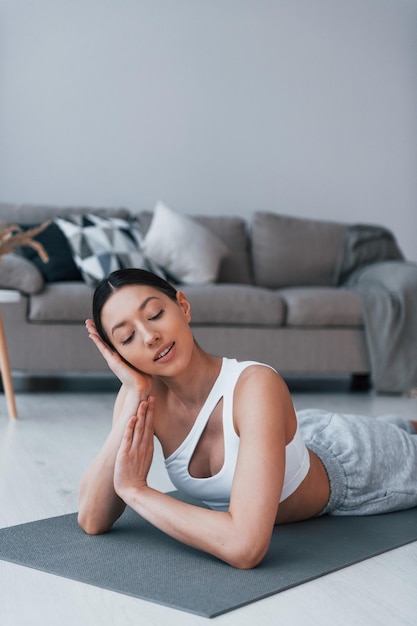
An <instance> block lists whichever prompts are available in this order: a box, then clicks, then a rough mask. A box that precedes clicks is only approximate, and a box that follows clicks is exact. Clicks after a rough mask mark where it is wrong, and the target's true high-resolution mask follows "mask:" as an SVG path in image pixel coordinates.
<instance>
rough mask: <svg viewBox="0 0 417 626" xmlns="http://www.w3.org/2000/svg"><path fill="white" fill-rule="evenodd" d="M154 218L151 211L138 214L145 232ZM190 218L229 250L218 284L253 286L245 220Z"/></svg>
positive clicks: (238, 218)
mask: <svg viewBox="0 0 417 626" xmlns="http://www.w3.org/2000/svg"><path fill="white" fill-rule="evenodd" d="M152 216H153V214H152V213H151V212H149V211H142V212H141V213H138V214H137V218H138V220H139V221H140V223H141V225H142V228H143V229H144V231H145V232H146V231H147V230H148V228H149V226H150V223H151V221H152ZM189 217H192V219H193V220H195V221H196V222H198V223H199V224H201V225H202V226H204V227H205V228H207V229H208V230H210V231H211V232H212V233H213V234H214V235H216V236H217V237H218V238H219V239H221V241H223V243H224V244H226V247H227V249H228V250H229V254H228V255H227V256H226V257H225V258H224V259H222V261H221V263H220V269H219V276H218V279H217V282H219V283H237V284H245V285H247V284H253V277H252V269H251V260H250V251H249V237H248V232H247V225H246V222H245V220H243V219H242V218H240V217H233V216H221V217H216V216H200V215H193V216H189Z"/></svg>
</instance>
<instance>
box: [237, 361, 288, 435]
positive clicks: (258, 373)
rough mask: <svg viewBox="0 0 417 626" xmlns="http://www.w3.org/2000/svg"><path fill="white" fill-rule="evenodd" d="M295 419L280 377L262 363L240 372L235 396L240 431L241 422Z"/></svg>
mask: <svg viewBox="0 0 417 626" xmlns="http://www.w3.org/2000/svg"><path fill="white" fill-rule="evenodd" d="M260 419H262V421H263V422H268V421H277V419H279V421H282V422H283V423H287V422H288V421H291V422H292V421H293V420H295V414H294V407H293V403H292V399H291V396H290V393H289V391H288V387H287V385H286V383H285V381H284V380H283V378H282V376H280V374H278V372H276V371H275V370H273V369H272V368H270V367H267V366H265V365H261V364H254V365H249V366H248V367H247V368H246V369H244V370H243V372H242V373H241V375H240V376H239V380H238V382H237V384H236V388H235V394H234V420H235V425H236V428H237V429H239V428H240V426H241V425H242V423H243V421H247V420H255V421H256V422H257V423H258V424H259V421H260Z"/></svg>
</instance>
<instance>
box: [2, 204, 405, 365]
mask: <svg viewBox="0 0 417 626" xmlns="http://www.w3.org/2000/svg"><path fill="white" fill-rule="evenodd" d="M76 211H77V212H82V211H86V212H96V213H100V212H101V214H103V215H113V216H114V215H119V216H126V215H128V214H130V215H131V213H130V212H128V211H126V210H124V209H120V210H111V209H101V210H98V209H93V208H84V209H83V208H80V207H77V208H62V207H50V206H29V205H24V206H17V205H11V204H0V220H1V221H4V222H6V223H18V224H34V223H39V222H42V221H43V220H45V219H53V218H54V217H55V216H57V215H61V216H62V215H68V214H71V213H74V212H76ZM137 217H138V219H139V220H140V222H141V224H142V226H143V228H144V230H146V229H147V228H148V226H149V223H150V221H151V218H152V214H150V213H146V212H145V213H140V214H139V215H137ZM195 219H196V220H197V221H198V222H199V223H200V224H202V225H203V226H204V227H206V228H207V229H209V230H211V231H212V232H213V233H214V234H215V235H216V236H217V237H218V238H220V239H221V240H222V241H223V242H224V243H225V244H226V246H227V248H228V251H229V254H228V255H227V256H226V257H225V258H224V259H223V261H222V264H221V267H220V272H219V276H218V280H217V282H216V283H215V284H208V285H187V286H184V287H183V290H184V292H185V293H186V295H187V297H188V298H189V300H190V302H191V306H192V327H193V331H194V333H195V337H196V339H197V341H198V342H199V343H200V344H201V345H202V346H203V347H204V348H205V349H206V350H208V351H209V352H212V353H214V354H217V355H225V356H230V357H237V358H238V359H252V360H259V361H263V362H266V363H269V364H271V365H272V366H274V367H275V368H276V369H277V370H279V371H280V372H281V373H282V374H283V375H284V376H285V375H301V376H303V375H334V374H337V375H339V374H340V375H342V374H343V375H345V374H349V375H364V376H366V375H367V374H369V373H372V372H371V364H370V356H369V347H368V345H367V340H366V330H365V326H364V315H363V306H362V300H361V296H360V294H359V293H358V292H357V291H356V290H355V289H352V288H351V287H349V286H343V285H340V284H338V283H340V280H339V279H340V275H341V265H340V263H341V255H342V252H343V250H344V251H345V252H346V243H345V242H346V232H347V225H346V224H339V223H335V222H324V221H315V220H306V219H297V218H292V217H287V216H283V215H278V214H273V213H256V214H255V215H254V218H253V220H252V223H251V224H250V225H249V224H248V223H247V222H245V220H243V219H241V218H239V217H209V216H204V217H203V216H202V217H197V218H195ZM388 256H389V255H388ZM394 256H395V255H394ZM0 288H17V289H19V290H20V291H21V293H22V295H21V300H20V302H19V303H16V304H7V305H3V306H2V310H3V318H4V323H5V328H6V334H7V341H8V348H9V358H10V363H11V368H12V370H15V371H23V372H25V373H26V374H28V375H38V374H51V373H53V374H57V373H58V374H59V373H62V372H71V373H80V372H94V373H96V372H97V373H98V372H103V371H107V366H106V364H105V363H104V361H103V359H102V358H101V356H100V355H99V354H98V353H97V351H96V349H95V347H94V345H93V344H92V342H91V341H89V340H88V338H87V334H86V331H85V329H84V320H85V319H86V318H87V317H90V316H91V299H92V289H91V287H89V286H87V285H86V284H85V283H84V282H83V281H82V280H60V281H53V282H47V281H45V280H44V279H43V277H42V275H41V273H40V272H39V269H38V267H36V266H35V265H34V264H33V262H32V261H28V260H27V259H26V258H22V257H21V256H19V255H17V254H10V255H7V256H4V257H3V260H2V263H1V265H0Z"/></svg>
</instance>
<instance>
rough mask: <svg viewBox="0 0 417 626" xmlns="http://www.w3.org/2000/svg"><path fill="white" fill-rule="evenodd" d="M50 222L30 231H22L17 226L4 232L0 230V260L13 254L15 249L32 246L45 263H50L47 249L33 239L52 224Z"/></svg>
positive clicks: (10, 225)
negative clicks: (3, 256) (6, 255)
mask: <svg viewBox="0 0 417 626" xmlns="http://www.w3.org/2000/svg"><path fill="white" fill-rule="evenodd" d="M50 223H51V222H50V220H49V221H47V222H44V223H43V224H41V225H40V226H35V227H34V228H29V229H28V230H22V229H21V228H20V226H18V225H17V224H9V225H8V226H6V227H5V228H3V229H2V230H0V260H1V257H2V255H3V254H9V253H10V252H13V250H15V248H19V247H20V246H30V247H31V248H33V249H34V250H36V252H37V253H38V254H39V256H40V258H41V259H42V261H43V262H44V263H46V262H47V261H49V257H48V254H47V253H46V250H45V248H44V247H43V245H42V244H41V243H39V241H34V240H33V237H36V235H38V234H39V233H41V232H42V231H43V230H45V228H46V227H47V226H49V224H50Z"/></svg>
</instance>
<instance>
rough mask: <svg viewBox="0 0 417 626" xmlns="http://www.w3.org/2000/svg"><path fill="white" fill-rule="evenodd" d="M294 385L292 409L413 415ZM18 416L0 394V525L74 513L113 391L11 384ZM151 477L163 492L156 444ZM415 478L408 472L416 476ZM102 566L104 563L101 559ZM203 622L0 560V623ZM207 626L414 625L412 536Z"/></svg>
mask: <svg viewBox="0 0 417 626" xmlns="http://www.w3.org/2000/svg"><path fill="white" fill-rule="evenodd" d="M295 389H296V391H294V393H293V398H294V402H295V405H296V408H298V409H301V408H306V407H311V406H314V407H319V408H326V409H332V410H335V411H344V412H349V413H366V414H370V415H374V416H376V415H380V414H387V413H396V414H401V415H403V416H405V417H410V418H417V399H416V398H400V397H394V396H375V395H374V394H373V393H372V392H370V393H357V394H352V393H348V392H344V391H343V392H338V391H337V390H335V389H334V387H330V388H329V389H330V391H327V392H324V391H321V392H313V391H312V390H311V386H310V391H299V390H298V389H299V388H298V387H295ZM16 399H17V407H18V411H19V420H18V421H15V422H14V421H12V420H9V419H8V417H7V414H6V405H5V401H4V396H3V395H1V394H0V503H1V507H0V527H4V526H10V525H14V524H19V523H23V522H27V521H32V520H36V519H42V518H45V517H50V516H54V515H61V514H64V513H70V512H74V511H76V509H77V487H78V482H79V479H80V476H81V474H82V472H83V470H84V468H85V467H86V465H87V463H88V462H89V460H90V459H91V458H92V457H93V455H94V454H95V453H96V451H97V450H98V448H99V447H100V445H101V443H102V441H103V440H104V438H105V436H106V434H107V431H108V428H109V424H110V416H111V410H112V402H113V399H114V393H113V392H112V393H108V392H105V391H93V392H90V391H88V385H87V387H86V389H84V390H82V391H80V390H79V388H78V389H77V390H76V391H66V390H65V388H64V390H61V391H46V390H33V389H29V390H27V389H24V386H23V387H22V385H20V390H19V386H18V393H17V397H16ZM150 480H151V483H152V484H153V486H155V487H156V488H158V489H161V490H163V491H167V490H169V489H171V488H172V486H171V484H170V481H169V480H168V478H167V477H166V474H165V470H164V468H163V465H162V456H161V452H160V449H159V448H157V450H156V454H155V459H154V464H153V467H152V469H151V476H150ZM416 480H417V476H416ZM109 565H110V564H109ZM207 623H209V622H208V620H207V619H206V618H202V617H197V616H193V615H191V614H188V613H183V612H181V611H176V610H174V609H169V608H166V607H163V606H158V605H156V604H153V603H149V602H145V601H141V600H137V599H135V598H131V597H128V596H124V595H121V594H117V593H113V592H109V591H106V590H102V589H99V588H96V587H92V586H88V585H84V584H81V583H78V582H75V581H71V580H67V579H64V578H59V577H57V576H52V575H50V574H45V573H42V572H38V571H35V570H31V569H29V568H25V567H20V566H17V565H13V564H10V563H5V562H3V561H0V624H1V625H2V626H38V625H39V626H40V625H42V626H49V625H51V626H52V625H54V626H56V625H57V624H59V626H98V625H100V626H133V625H135V626H136V625H138V624H141V625H148V624H149V625H158V626H162V625H164V626H165V625H166V624H171V625H173V626H175V625H177V624H178V625H181V626H188V625H190V626H191V625H192V626H196V625H197V626H198V625H199V624H207ZM213 623H214V624H216V626H217V625H218V626H235V625H237V624H239V625H246V624H247V625H252V624H254V623H256V624H258V625H259V626H269V625H271V626H272V625H274V626H275V625H277V624H291V625H292V626H298V625H303V626H305V625H310V624H317V625H320V626H327V625H331V626H335V625H337V626H344V625H349V626H352V625H353V624H359V625H361V626H362V625H365V626H368V625H381V624H383V625H385V624H386V625H387V626H388V625H389V626H393V625H400V624H401V625H402V624H404V625H405V624H406V625H412V624H413V625H414V624H417V542H416V543H413V544H410V545H408V546H404V547H402V548H399V549H397V550H393V551H391V552H388V553H386V554H384V555H381V556H378V557H375V558H372V559H368V560H367V561H364V562H363V563H359V564H357V565H354V566H352V567H349V568H346V569H343V570H340V571H338V572H335V573H333V574H329V575H327V576H324V577H323V578H320V579H317V580H314V581H311V582H309V583H307V584H304V585H301V586H299V587H296V588H294V589H290V590H288V591H285V592H283V593H280V594H277V595H275V596H272V597H270V598H266V599H264V600H261V601H259V602H255V603H253V604H251V605H249V606H247V607H244V608H242V609H238V610H236V611H232V612H230V613H227V614H225V615H223V616H220V617H218V618H215V619H214V621H213Z"/></svg>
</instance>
